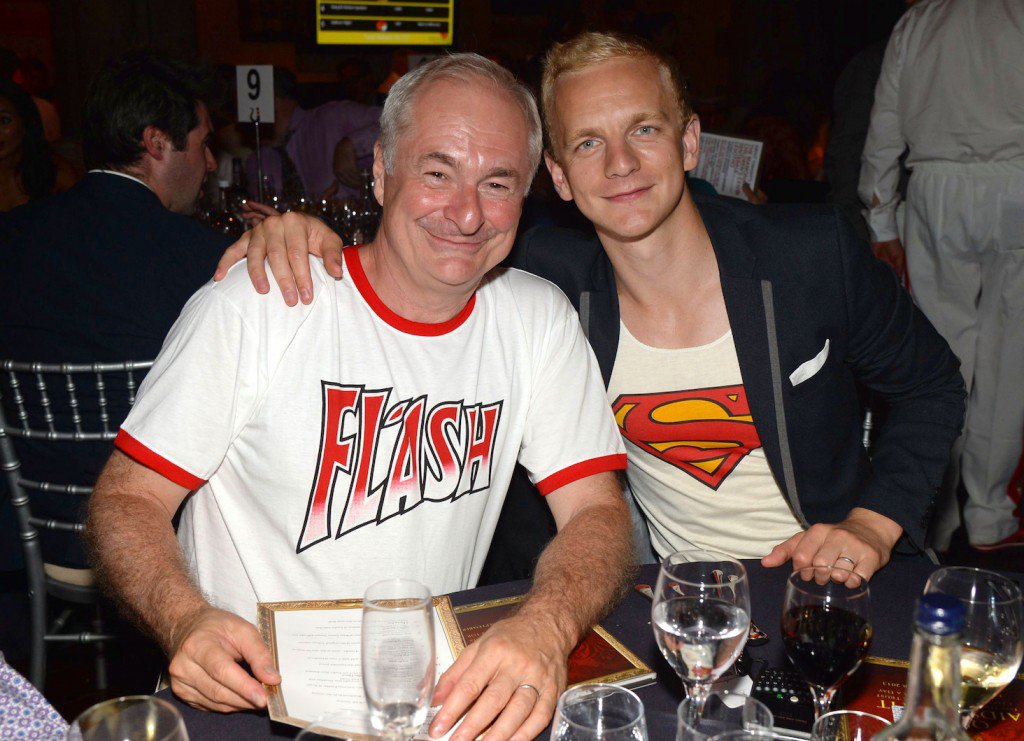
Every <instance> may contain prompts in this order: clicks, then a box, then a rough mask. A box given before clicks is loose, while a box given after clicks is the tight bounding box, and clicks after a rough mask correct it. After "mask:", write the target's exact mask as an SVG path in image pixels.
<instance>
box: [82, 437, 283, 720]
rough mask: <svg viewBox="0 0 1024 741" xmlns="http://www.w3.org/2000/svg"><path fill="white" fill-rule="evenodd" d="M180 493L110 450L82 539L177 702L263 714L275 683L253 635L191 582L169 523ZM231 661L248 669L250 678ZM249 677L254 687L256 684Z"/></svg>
mask: <svg viewBox="0 0 1024 741" xmlns="http://www.w3.org/2000/svg"><path fill="white" fill-rule="evenodd" d="M187 495H188V491H187V490H186V489H185V488H184V487H181V486H178V485H177V484H175V483H173V482H171V481H169V480H168V479H165V478H164V477H163V476H161V475H160V474H158V473H156V472H155V471H152V470H150V469H149V468H146V467H145V466H143V465H141V464H139V463H137V462H136V461H134V460H132V459H131V458H129V457H128V456H126V455H125V454H124V453H122V452H120V451H114V453H113V455H112V456H111V457H110V460H109V461H107V464H106V466H105V467H104V468H103V471H102V472H101V473H100V477H99V480H98V481H97V482H96V487H95V490H94V491H93V494H92V496H91V497H90V499H89V507H88V521H87V528H86V532H87V538H88V543H89V547H90V550H91V553H92V560H93V565H94V567H95V568H96V569H97V571H98V573H99V576H100V578H101V580H102V582H103V583H104V585H105V587H106V588H107V591H108V592H109V593H110V595H111V596H112V597H113V598H114V599H115V600H116V601H117V602H119V603H120V604H121V605H122V607H123V608H124V609H125V611H126V612H127V613H128V614H129V615H130V616H131V617H132V618H133V619H134V620H135V621H136V622H137V623H138V624H139V625H140V627H142V628H143V629H144V630H146V631H147V632H149V633H150V634H151V635H152V636H153V637H154V638H155V639H156V640H157V641H158V642H159V643H160V646H161V647H162V648H163V649H164V651H165V652H166V653H167V655H168V656H169V657H170V659H171V663H170V675H171V688H172V690H173V691H174V693H175V694H176V695H178V697H180V698H181V699H182V700H184V701H185V702H187V703H189V704H190V705H193V706H195V707H198V708H202V709H206V710H219V711H221V712H230V711H234V710H250V709H253V708H259V707H264V706H265V705H266V702H267V694H266V690H265V689H264V688H263V686H262V685H261V684H260V683H261V682H262V683H264V684H277V683H278V682H280V677H279V676H278V674H277V672H276V671H275V670H274V669H273V663H272V658H271V655H270V651H269V650H268V649H267V647H266V645H265V644H264V643H263V641H262V640H261V638H260V636H259V633H258V632H257V631H256V628H255V627H254V626H253V625H252V624H251V623H249V622H248V621H246V620H243V619H242V618H241V617H239V616H237V615H235V614H233V613H230V612H226V611H224V610H219V609H217V608H215V607H213V606H212V605H210V604H209V603H208V602H207V601H206V600H205V599H204V598H203V596H202V594H200V592H199V590H198V589H196V587H195V585H193V584H192V582H191V580H190V579H189V576H188V570H187V568H186V565H185V561H184V558H183V556H182V553H181V549H180V548H179V547H178V542H177V540H176V538H175V536H174V530H173V528H172V526H171V518H172V517H173V516H174V513H175V512H176V511H177V508H178V507H179V506H180V505H181V503H182V502H183V501H184V499H185V497H186V496H187ZM239 661H245V662H246V663H248V664H249V666H250V667H252V670H253V672H254V674H255V675H256V679H254V678H253V677H252V676H250V675H249V674H248V673H247V672H246V671H245V670H244V669H243V668H242V667H241V666H239V664H238V662H239ZM257 680H259V681H257Z"/></svg>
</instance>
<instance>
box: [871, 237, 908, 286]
mask: <svg viewBox="0 0 1024 741" xmlns="http://www.w3.org/2000/svg"><path fill="white" fill-rule="evenodd" d="M871 251H872V252H874V253H875V257H877V258H878V259H879V260H881V261H882V262H884V263H885V264H886V265H888V266H889V267H891V268H892V269H893V270H895V271H896V275H898V276H899V277H900V278H902V277H903V274H904V272H905V271H906V269H907V255H906V253H905V252H904V251H903V244H902V243H901V242H900V240H898V239H889V240H886V241H885V242H872V243H871Z"/></svg>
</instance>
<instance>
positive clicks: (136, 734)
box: [68, 695, 188, 741]
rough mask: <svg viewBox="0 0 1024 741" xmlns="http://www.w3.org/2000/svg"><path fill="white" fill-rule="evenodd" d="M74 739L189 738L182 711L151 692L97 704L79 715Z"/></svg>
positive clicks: (149, 740) (184, 740)
mask: <svg viewBox="0 0 1024 741" xmlns="http://www.w3.org/2000/svg"><path fill="white" fill-rule="evenodd" d="M68 738H69V739H71V741H123V739H132V740H133V741H135V740H136V739H138V741H188V734H187V733H186V732H185V722H184V721H183V720H182V719H181V713H179V712H178V709H177V708H176V707H174V706H173V705H172V704H171V703H169V702H167V701H166V700H161V699H160V698H159V697H150V696H149V695H129V696H127V697H116V698H114V699H112V700H105V701H104V702H100V703H97V704H95V705H93V706H92V707H91V708H89V709H88V710H86V711H84V712H83V713H82V714H81V715H79V716H78V717H77V718H75V722H74V723H72V724H71V729H70V731H68Z"/></svg>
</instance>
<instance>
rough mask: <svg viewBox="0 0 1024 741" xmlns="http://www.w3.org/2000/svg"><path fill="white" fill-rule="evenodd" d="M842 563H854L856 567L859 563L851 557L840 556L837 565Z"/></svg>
mask: <svg viewBox="0 0 1024 741" xmlns="http://www.w3.org/2000/svg"><path fill="white" fill-rule="evenodd" d="M840 561H849V562H850V563H852V564H853V565H854V566H856V565H857V562H856V561H854V560H853V559H852V558H850V557H849V556H840V557H839V558H837V559H836V563H839V562H840Z"/></svg>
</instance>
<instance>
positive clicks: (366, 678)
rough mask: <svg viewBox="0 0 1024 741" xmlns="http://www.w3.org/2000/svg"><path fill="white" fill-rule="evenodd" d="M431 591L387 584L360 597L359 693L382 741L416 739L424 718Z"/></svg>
mask: <svg viewBox="0 0 1024 741" xmlns="http://www.w3.org/2000/svg"><path fill="white" fill-rule="evenodd" d="M434 656H435V646H434V610H433V604H432V600H431V595H430V590H429V589H427V588H426V587H425V586H423V585H422V584H420V583H418V582H415V581H411V580H409V579H387V580H385V581H380V582H377V583H376V584H374V585H372V586H371V587H369V588H368V589H367V590H366V594H365V595H364V597H363V625H362V669H363V690H364V692H365V693H366V701H367V704H368V705H369V708H370V722H371V723H372V724H373V727H374V728H375V729H376V730H377V731H379V732H380V733H381V735H382V736H383V737H384V738H388V739H401V738H411V737H412V736H415V735H416V733H417V731H418V730H419V728H420V726H421V725H422V724H423V721H424V720H425V719H426V716H427V709H428V708H429V705H430V696H431V695H432V694H433V691H434V675H435V671H436V670H435V660H434Z"/></svg>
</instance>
